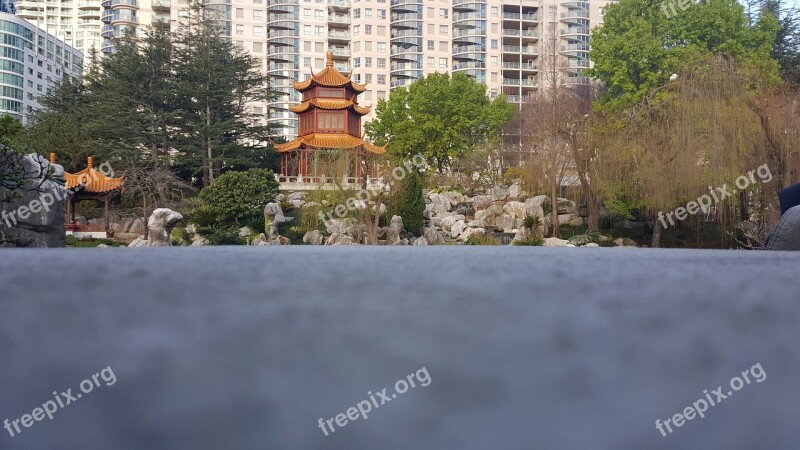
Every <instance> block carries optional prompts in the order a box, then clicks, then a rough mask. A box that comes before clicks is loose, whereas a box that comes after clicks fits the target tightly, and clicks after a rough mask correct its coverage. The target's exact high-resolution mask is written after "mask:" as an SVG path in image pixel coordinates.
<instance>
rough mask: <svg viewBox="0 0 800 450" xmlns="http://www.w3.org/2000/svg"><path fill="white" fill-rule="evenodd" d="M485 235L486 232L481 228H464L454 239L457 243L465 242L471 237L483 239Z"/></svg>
mask: <svg viewBox="0 0 800 450" xmlns="http://www.w3.org/2000/svg"><path fill="white" fill-rule="evenodd" d="M485 234H486V230H485V229H483V228H465V229H464V232H463V233H461V234H460V235H459V236H458V237H457V238H456V239H458V240H459V241H466V240H467V239H469V238H470V237H471V236H475V237H483V236H484V235H485Z"/></svg>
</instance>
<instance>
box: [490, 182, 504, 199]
mask: <svg viewBox="0 0 800 450" xmlns="http://www.w3.org/2000/svg"><path fill="white" fill-rule="evenodd" d="M489 195H491V196H492V200H494V201H500V200H505V199H507V198H508V186H506V185H503V184H498V185H497V186H495V187H493V188H492V189H491V190H490V193H489Z"/></svg>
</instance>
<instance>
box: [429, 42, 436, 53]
mask: <svg viewBox="0 0 800 450" xmlns="http://www.w3.org/2000/svg"><path fill="white" fill-rule="evenodd" d="M428 50H430V51H434V50H436V42H434V41H428Z"/></svg>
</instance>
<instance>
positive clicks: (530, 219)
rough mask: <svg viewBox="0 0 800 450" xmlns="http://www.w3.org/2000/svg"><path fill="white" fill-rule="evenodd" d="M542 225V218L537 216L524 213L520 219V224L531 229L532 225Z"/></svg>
mask: <svg viewBox="0 0 800 450" xmlns="http://www.w3.org/2000/svg"><path fill="white" fill-rule="evenodd" d="M541 225H542V218H541V217H539V216H531V215H527V214H526V215H525V218H524V219H523V220H522V226H524V227H525V228H527V229H532V228H533V227H539V226H541Z"/></svg>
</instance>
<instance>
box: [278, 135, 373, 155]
mask: <svg viewBox="0 0 800 450" xmlns="http://www.w3.org/2000/svg"><path fill="white" fill-rule="evenodd" d="M304 148H308V149H313V150H317V149H335V150H357V149H363V150H365V151H367V152H369V153H373V154H376V155H381V154H383V153H386V147H378V146H377V145H372V144H370V143H369V142H365V141H364V140H363V139H359V138H357V137H355V136H351V135H349V134H333V133H330V134H329V133H312V134H309V135H306V136H300V137H298V138H296V139H294V140H292V141H290V142H287V143H285V144H277V145H276V146H275V149H276V150H277V151H278V153H286V152H291V151H294V150H299V149H304Z"/></svg>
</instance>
